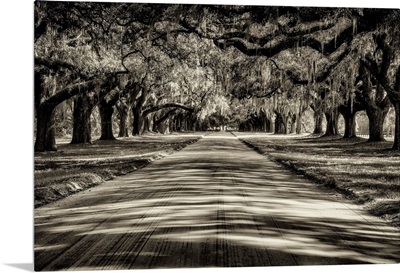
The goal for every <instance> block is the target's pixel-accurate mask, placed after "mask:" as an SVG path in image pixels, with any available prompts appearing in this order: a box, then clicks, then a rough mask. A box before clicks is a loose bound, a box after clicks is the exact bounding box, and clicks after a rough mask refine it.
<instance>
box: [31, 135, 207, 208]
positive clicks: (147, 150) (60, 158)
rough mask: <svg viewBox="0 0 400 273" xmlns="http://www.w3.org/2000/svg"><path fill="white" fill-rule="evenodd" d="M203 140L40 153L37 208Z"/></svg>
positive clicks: (144, 139)
mask: <svg viewBox="0 0 400 273" xmlns="http://www.w3.org/2000/svg"><path fill="white" fill-rule="evenodd" d="M200 138H201V134H199V133H197V134H173V135H145V136H137V137H128V138H120V139H117V140H115V141H100V140H97V141H95V142H94V143H93V144H92V145H90V144H62V145H59V147H58V151H57V152H45V153H36V154H35V158H34V164H35V179H34V187H35V189H34V194H35V199H34V202H35V203H34V207H35V208H37V207H40V206H43V205H45V204H49V203H51V202H54V201H56V200H59V199H62V198H64V197H66V196H69V195H71V194H74V193H77V192H79V191H82V190H85V189H88V188H91V187H94V186H96V185H99V184H101V183H103V182H105V181H107V180H112V179H114V178H115V177H116V176H120V175H124V174H127V173H130V172H133V171H135V170H137V169H139V168H142V167H144V166H146V165H147V164H149V163H150V162H152V161H153V160H156V159H159V158H162V157H165V156H166V155H169V154H171V153H173V152H175V151H178V150H181V149H182V148H184V147H186V146H187V145H190V144H192V143H194V142H196V141H197V140H199V139H200Z"/></svg>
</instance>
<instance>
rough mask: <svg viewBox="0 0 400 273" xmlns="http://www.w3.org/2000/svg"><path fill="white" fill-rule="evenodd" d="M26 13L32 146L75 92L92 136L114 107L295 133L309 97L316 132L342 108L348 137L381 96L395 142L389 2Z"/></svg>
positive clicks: (394, 49)
mask: <svg viewBox="0 0 400 273" xmlns="http://www.w3.org/2000/svg"><path fill="white" fill-rule="evenodd" d="M34 12H35V33H34V60H35V114H36V119H37V130H36V144H35V150H37V151H44V150H53V149H55V142H54V133H53V132H52V131H53V128H54V120H53V119H52V117H53V116H54V111H55V109H56V107H58V105H60V104H61V103H63V102H65V101H67V100H71V99H76V100H77V99H78V98H81V99H83V98H84V97H85V96H86V97H87V96H91V97H93V96H94V97H95V99H93V100H90V103H89V101H88V100H87V99H86V100H85V101H86V102H85V103H86V106H89V105H90V107H86V108H85V109H86V110H85V111H86V112H88V113H89V115H88V117H89V118H90V111H92V109H93V107H94V106H96V105H97V104H98V105H99V109H100V110H101V111H100V112H101V113H102V114H101V117H102V126H108V127H107V128H108V129H107V130H103V132H104V134H103V136H102V138H103V137H104V138H109V137H110V138H113V136H112V131H110V130H111V127H110V126H111V125H110V124H111V121H110V119H111V118H112V114H113V109H114V108H116V107H117V108H118V107H119V108H118V109H119V110H118V111H119V113H120V114H119V116H120V117H122V116H123V117H124V119H125V118H126V116H127V114H126V113H127V111H132V113H133V114H132V116H133V131H132V132H133V133H134V134H140V133H141V132H142V131H143V130H145V129H146V128H147V129H149V124H153V125H155V124H158V125H160V124H161V123H165V122H166V121H168V122H169V124H172V123H175V125H177V124H180V125H179V126H178V127H179V128H185V129H189V128H192V129H193V128H196V127H197V129H200V128H201V124H208V125H209V126H210V124H211V123H212V124H214V125H217V126H218V125H226V124H232V126H239V125H240V124H242V125H243V124H246V122H250V123H251V124H252V127H251V128H253V129H254V126H255V124H256V123H254V122H255V120H259V122H260V121H261V120H262V122H263V123H264V125H263V126H262V127H263V128H264V129H263V130H267V127H268V126H266V124H267V123H268V124H273V123H274V122H275V132H285V133H287V132H291V131H293V130H295V127H296V126H297V129H296V132H299V131H300V130H301V124H300V123H301V117H302V115H303V113H304V112H305V111H306V110H307V109H308V108H311V109H313V111H314V113H315V118H316V119H317V116H318V115H320V114H323V115H325V117H326V120H327V124H328V125H327V130H326V131H327V132H326V133H327V134H336V133H337V128H336V127H337V118H338V115H339V114H341V115H343V117H344V118H345V120H346V128H347V129H348V130H349V133H348V136H350V137H351V136H353V135H354V134H355V133H354V132H352V130H353V129H354V128H353V126H354V125H353V123H352V122H353V119H354V114H355V113H356V112H357V111H361V110H366V111H367V113H368V117H369V119H370V124H371V130H374V128H379V126H378V127H377V126H376V125H377V124H383V120H384V118H385V116H386V114H387V112H388V109H389V107H391V105H392V106H393V107H394V108H395V113H396V117H397V118H396V119H395V124H396V128H397V129H396V130H395V132H396V134H395V136H396V137H395V144H394V148H396V147H397V149H399V141H398V139H399V130H400V129H399V128H400V127H399V126H400V125H399V122H400V121H399V118H398V116H399V111H400V108H399V107H400V106H399V102H400V88H399V86H400V69H399V65H400V64H399V57H398V56H399V54H398V50H399V44H400V43H399V39H398V37H399V35H398V34H399V25H400V24H399V23H400V22H399V20H400V16H399V15H400V14H399V10H396V9H378V8H372V9H368V8H327V7H294V6H280V7H274V6H250V5H202V4H193V5H192V4H191V5H188V4H148V3H147V4H145V3H95V2H45V1H40V2H35V10H34ZM76 103H78V101H76ZM121 105H125V106H126V107H125V108H126V110H124V112H121V111H122V110H123V109H125V108H124V107H122V106H121ZM121 107H122V108H121ZM80 108H82V107H80ZM107 109H108V110H107ZM76 111H80V110H79V109H76ZM81 111H82V110H81ZM107 111H108V113H109V114H107V115H106V114H105V113H106V112H107ZM217 116H220V117H219V118H217ZM77 117H78V116H77ZM261 117H262V118H261ZM260 118H261V119H260ZM183 120H185V121H186V125H185V127H181V124H182V121H183ZM187 120H190V121H191V124H190V125H188V122H187ZM76 122H87V121H83V120H81V121H78V120H76ZM210 122H211V123H210ZM281 123H282V124H281ZM106 124H108V125H106ZM296 124H297V125H296ZM298 124H300V125H298ZM374 124H375V125H374ZM120 126H125V125H120ZM171 126H172V125H171ZM243 126H244V125H243ZM178 127H175V128H174V129H178ZM245 127H246V126H245ZM289 127H291V129H290V128H289ZM328 127H329V128H330V129H329V130H328ZM74 128H75V127H74ZM171 128H172V127H171ZM246 128H247V127H246ZM278 128H281V129H279V130H278ZM203 129H204V128H203ZM76 130H78V127H77V128H76ZM270 130H272V128H270ZM353 131H354V130H353ZM378 131H379V130H378ZM381 131H382V130H381ZM89 132H90V130H89ZM105 132H109V133H107V134H106V133H105ZM110 132H111V133H110ZM381 133H382V132H376V133H372V131H371V132H370V140H371V141H373V140H382V139H383V136H382V135H381ZM345 136H346V134H345ZM83 139H86V138H83ZM89 139H90V138H89Z"/></svg>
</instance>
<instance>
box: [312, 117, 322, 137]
mask: <svg viewBox="0 0 400 273" xmlns="http://www.w3.org/2000/svg"><path fill="white" fill-rule="evenodd" d="M323 120H324V113H323V112H321V111H314V132H313V134H316V135H321V134H322V133H323V129H322V122H323Z"/></svg>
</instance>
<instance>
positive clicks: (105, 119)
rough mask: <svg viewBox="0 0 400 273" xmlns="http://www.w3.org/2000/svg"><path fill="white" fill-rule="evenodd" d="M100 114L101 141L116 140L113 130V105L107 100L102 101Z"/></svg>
mask: <svg viewBox="0 0 400 273" xmlns="http://www.w3.org/2000/svg"><path fill="white" fill-rule="evenodd" d="M99 112H100V120H101V136H100V140H115V137H114V134H113V129H112V115H113V113H114V108H113V105H112V104H109V103H107V102H106V100H101V101H100V103H99Z"/></svg>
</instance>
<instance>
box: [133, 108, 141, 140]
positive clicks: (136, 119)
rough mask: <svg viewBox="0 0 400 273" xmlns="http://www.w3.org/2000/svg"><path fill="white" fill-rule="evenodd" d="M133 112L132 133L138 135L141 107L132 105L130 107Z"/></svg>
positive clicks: (139, 132) (139, 131)
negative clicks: (132, 106)
mask: <svg viewBox="0 0 400 273" xmlns="http://www.w3.org/2000/svg"><path fill="white" fill-rule="evenodd" d="M132 113H133V128H132V135H134V136H138V135H140V134H141V133H142V132H141V128H142V124H143V121H142V108H141V107H134V108H133V109H132Z"/></svg>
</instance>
